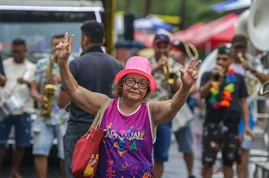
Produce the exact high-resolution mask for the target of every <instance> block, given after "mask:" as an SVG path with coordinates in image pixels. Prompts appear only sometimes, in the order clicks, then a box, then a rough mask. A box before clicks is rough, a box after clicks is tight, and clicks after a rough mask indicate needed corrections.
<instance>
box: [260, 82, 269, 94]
mask: <svg viewBox="0 0 269 178" xmlns="http://www.w3.org/2000/svg"><path fill="white" fill-rule="evenodd" d="M268 93H269V81H267V82H264V83H263V84H262V87H261V89H260V93H259V94H260V95H266V94H268Z"/></svg>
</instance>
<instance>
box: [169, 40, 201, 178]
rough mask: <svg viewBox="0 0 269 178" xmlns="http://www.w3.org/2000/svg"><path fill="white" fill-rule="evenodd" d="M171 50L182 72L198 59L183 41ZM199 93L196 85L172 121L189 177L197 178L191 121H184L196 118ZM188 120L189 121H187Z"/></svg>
mask: <svg viewBox="0 0 269 178" xmlns="http://www.w3.org/2000/svg"><path fill="white" fill-rule="evenodd" d="M171 45H172V46H171V50H170V52H169V56H170V57H171V58H172V59H173V60H174V61H176V63H177V64H178V65H179V66H180V68H181V69H182V70H185V69H186V67H187V66H188V63H189V61H190V59H191V58H194V59H197V58H198V52H197V50H196V48H195V47H194V46H193V45H192V44H190V43H186V42H183V41H179V40H175V41H172V43H171ZM196 92H197V89H196V84H194V85H193V87H192V88H191V89H190V92H189V97H188V99H187V101H186V103H185V104H184V105H183V106H182V107H181V109H180V111H179V113H178V114H177V115H176V117H175V118H174V119H173V121H172V130H173V132H174V135H175V137H176V141H177V144H178V148H179V152H180V153H183V155H184V161H185V164H186V167H187V170H188V177H189V178H195V177H194V175H193V163H194V153H193V149H192V144H193V137H192V129H191V124H190V121H186V122H185V123H184V125H180V124H179V123H183V122H182V121H184V119H185V120H187V119H189V120H191V119H193V118H194V114H193V112H194V105H195V104H194V103H195V100H194V98H192V95H193V94H194V93H196ZM186 118H187V119H186Z"/></svg>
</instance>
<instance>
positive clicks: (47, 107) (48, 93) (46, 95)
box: [40, 54, 57, 117]
mask: <svg viewBox="0 0 269 178" xmlns="http://www.w3.org/2000/svg"><path fill="white" fill-rule="evenodd" d="M56 58H57V56H56V55H55V54H54V55H52V56H51V57H50V59H49V68H48V71H47V75H46V81H45V85H44V88H43V94H42V95H43V100H44V103H43V106H42V111H41V113H40V115H41V116H44V117H50V113H51V109H52V105H53V102H54V101H53V100H54V93H55V91H56V90H57V86H56V85H55V84H54V83H53V82H51V81H49V79H50V76H51V75H52V70H53V64H54V61H55V60H56Z"/></svg>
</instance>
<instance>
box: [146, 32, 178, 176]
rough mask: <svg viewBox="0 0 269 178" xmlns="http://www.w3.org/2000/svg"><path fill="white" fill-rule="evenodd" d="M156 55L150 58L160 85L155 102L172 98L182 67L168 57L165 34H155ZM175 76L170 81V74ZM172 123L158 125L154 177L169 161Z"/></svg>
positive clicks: (169, 46) (155, 93)
mask: <svg viewBox="0 0 269 178" xmlns="http://www.w3.org/2000/svg"><path fill="white" fill-rule="evenodd" d="M153 49H154V52H155V54H154V56H152V57H150V58H149V61H150V62H151V65H152V75H153V76H154V77H155V79H156V81H157V84H158V87H157V89H156V91H155V92H154V93H152V95H151V98H150V100H151V101H154V102H159V101H164V100H168V99H171V97H172V96H173V91H177V89H178V88H179V86H180V83H179V81H178V80H177V77H176V75H177V76H180V71H179V69H180V67H179V64H177V63H176V62H175V61H174V60H173V59H172V58H169V57H168V52H169V51H170V49H171V44H170V39H169V37H168V36H167V35H165V34H157V35H155V38H154V41H153ZM170 74H171V75H170ZM172 75H173V76H174V77H175V78H173V77H172V78H171V82H172V83H169V82H168V80H169V78H168V76H172ZM171 133H172V132H171V123H168V124H163V125H159V126H158V127H157V137H156V141H155V143H154V151H153V152H154V168H153V172H154V177H156V178H160V177H161V176H162V174H163V169H164V162H166V161H168V151H169V147H170V142H171Z"/></svg>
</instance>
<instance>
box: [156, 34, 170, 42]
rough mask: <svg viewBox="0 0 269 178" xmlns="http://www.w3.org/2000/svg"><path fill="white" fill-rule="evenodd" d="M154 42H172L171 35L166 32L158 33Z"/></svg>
mask: <svg viewBox="0 0 269 178" xmlns="http://www.w3.org/2000/svg"><path fill="white" fill-rule="evenodd" d="M153 42H154V43H159V42H167V43H170V39H169V36H167V35H165V34H156V35H155V37H154V40H153Z"/></svg>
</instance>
